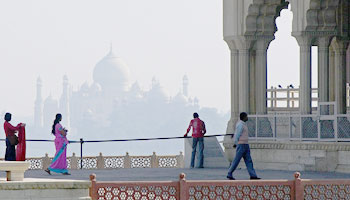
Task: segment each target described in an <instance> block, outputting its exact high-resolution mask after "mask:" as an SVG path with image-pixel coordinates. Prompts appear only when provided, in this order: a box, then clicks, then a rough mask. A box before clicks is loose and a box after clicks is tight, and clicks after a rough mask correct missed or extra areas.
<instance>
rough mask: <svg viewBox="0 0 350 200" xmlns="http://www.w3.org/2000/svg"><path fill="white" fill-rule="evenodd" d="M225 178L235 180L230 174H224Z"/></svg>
mask: <svg viewBox="0 0 350 200" xmlns="http://www.w3.org/2000/svg"><path fill="white" fill-rule="evenodd" d="M226 178H227V179H228V180H236V179H235V178H233V177H232V176H226Z"/></svg>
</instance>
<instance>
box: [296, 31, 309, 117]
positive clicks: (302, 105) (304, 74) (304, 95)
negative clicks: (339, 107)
mask: <svg viewBox="0 0 350 200" xmlns="http://www.w3.org/2000/svg"><path fill="white" fill-rule="evenodd" d="M296 38H297V41H298V43H299V46H300V77H299V78H300V88H299V110H300V114H310V113H311V38H310V37H309V36H297V37H296Z"/></svg>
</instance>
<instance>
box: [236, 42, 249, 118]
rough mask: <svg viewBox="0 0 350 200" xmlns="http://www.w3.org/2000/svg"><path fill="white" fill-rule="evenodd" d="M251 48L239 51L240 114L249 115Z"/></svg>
mask: <svg viewBox="0 0 350 200" xmlns="http://www.w3.org/2000/svg"><path fill="white" fill-rule="evenodd" d="M249 53H250V52H249V48H243V49H239V51H238V57H239V92H238V93H239V112H247V113H249V83H250V81H249V60H250V57H249Z"/></svg>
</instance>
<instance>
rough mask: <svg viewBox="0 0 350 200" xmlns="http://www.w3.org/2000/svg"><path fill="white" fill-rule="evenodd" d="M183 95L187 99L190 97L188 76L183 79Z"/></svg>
mask: <svg viewBox="0 0 350 200" xmlns="http://www.w3.org/2000/svg"><path fill="white" fill-rule="evenodd" d="M182 93H183V95H184V96H185V97H188V77H187V76H186V75H184V77H183V78H182Z"/></svg>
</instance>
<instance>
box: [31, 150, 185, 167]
mask: <svg viewBox="0 0 350 200" xmlns="http://www.w3.org/2000/svg"><path fill="white" fill-rule="evenodd" d="M26 160H27V161H28V162H29V163H30V166H29V169H30V170H34V169H46V168H47V167H48V166H49V165H50V164H51V161H52V157H49V156H48V154H46V155H45V157H42V158H27V159H26ZM67 164H68V169H80V166H81V165H80V164H81V159H80V157H77V156H76V155H75V153H73V156H72V157H67ZM82 166H83V169H118V168H183V167H184V156H183V153H182V152H180V154H179V155H162V156H158V155H156V153H155V152H153V154H152V155H151V156H130V155H129V153H126V155H125V156H103V155H102V153H100V155H99V156H89V157H83V165H82Z"/></svg>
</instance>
